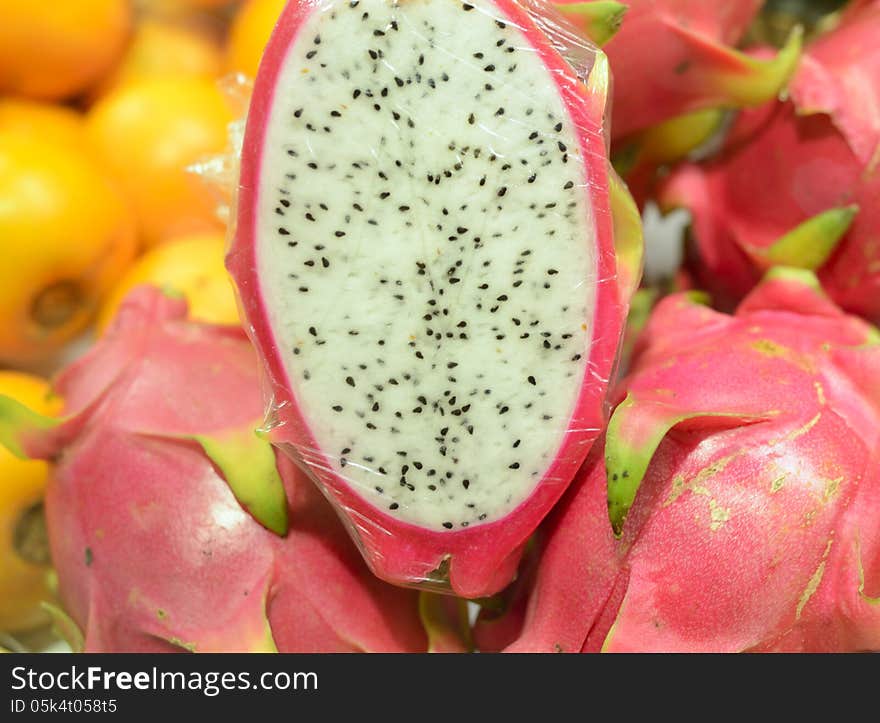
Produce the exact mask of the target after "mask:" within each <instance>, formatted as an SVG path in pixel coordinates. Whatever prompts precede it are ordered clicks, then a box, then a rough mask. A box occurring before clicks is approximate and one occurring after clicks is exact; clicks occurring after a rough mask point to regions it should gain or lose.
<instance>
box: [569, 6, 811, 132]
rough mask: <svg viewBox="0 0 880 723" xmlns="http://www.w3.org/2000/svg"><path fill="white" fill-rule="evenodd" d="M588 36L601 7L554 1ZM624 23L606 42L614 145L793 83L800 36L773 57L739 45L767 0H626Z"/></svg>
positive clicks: (748, 102) (766, 96) (754, 101)
mask: <svg viewBox="0 0 880 723" xmlns="http://www.w3.org/2000/svg"><path fill="white" fill-rule="evenodd" d="M554 2H555V4H556V5H557V6H558V7H559V9H560V10H561V12H562V13H563V14H564V15H565V16H566V17H568V18H569V19H570V20H572V21H573V22H574V23H575V24H576V25H579V26H580V27H581V28H582V29H583V30H584V32H587V33H590V32H591V30H590V21H591V20H592V19H593V18H594V17H595V16H596V14H597V10H596V6H599V7H601V6H606V5H611V3H607V2H601V1H600V2H589V1H588V2H581V1H578V0H554ZM625 4H626V5H627V6H628V8H627V10H626V13H625V15H623V16H622V25H621V27H620V29H619V30H618V31H617V33H616V34H615V35H614V37H612V38H611V39H610V40H609V41H608V42H607V43H606V44H605V45H604V46H603V48H604V50H605V52H607V54H608V58H609V60H610V62H611V69H612V72H613V74H614V89H615V92H614V107H613V119H614V123H613V125H612V127H611V131H612V138H613V140H614V141H615V142H617V141H619V140H620V139H623V138H627V137H629V136H632V135H633V134H635V133H637V132H638V131H643V130H645V129H647V128H650V127H651V126H654V125H657V124H658V123H662V122H664V121H668V120H671V119H672V118H675V117H677V116H681V115H685V114H690V113H693V112H695V111H703V110H706V109H709V108H739V107H742V106H753V105H758V104H760V103H764V102H766V101H767V100H770V99H771V98H773V97H774V96H775V95H776V94H777V93H778V92H779V91H780V90H781V89H782V88H783V87H784V86H785V83H786V82H787V81H788V79H789V77H790V76H791V73H792V72H793V70H794V68H795V66H796V64H797V59H798V55H799V52H800V34H799V33H795V34H793V35H792V36H791V37H790V38H789V41H788V43H787V44H786V46H785V48H784V49H783V50H782V51H781V52H780V53H778V54H777V55H776V56H775V57H773V58H755V57H753V56H751V55H749V54H747V53H743V52H741V51H739V50H736V48H735V46H736V45H737V43H739V41H740V40H741V39H742V37H743V35H744V34H745V31H746V29H747V28H748V26H749V24H750V23H751V22H752V20H753V19H754V18H755V16H756V15H757V13H758V10H760V8H761V5H762V4H763V0H733V1H732V2H731V1H730V0H725V1H724V2H720V1H716V0H712V1H707V0H627V1H626V3H625Z"/></svg>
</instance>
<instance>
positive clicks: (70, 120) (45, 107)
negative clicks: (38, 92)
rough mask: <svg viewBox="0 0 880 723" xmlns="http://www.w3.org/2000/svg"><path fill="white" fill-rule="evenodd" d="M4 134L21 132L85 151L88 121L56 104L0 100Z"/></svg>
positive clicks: (9, 99)
mask: <svg viewBox="0 0 880 723" xmlns="http://www.w3.org/2000/svg"><path fill="white" fill-rule="evenodd" d="M0 131H20V132H24V133H30V134H31V135H35V136H38V137H39V138H43V139H44V140H46V141H48V142H50V143H60V144H61V145H65V146H74V147H77V148H83V147H85V143H86V140H85V138H86V134H85V119H84V117H83V116H82V115H81V114H80V113H77V112H76V111H75V110H73V109H72V108H67V107H66V106H63V105H56V104H54V103H43V102H41V101H35V100H26V99H24V98H0Z"/></svg>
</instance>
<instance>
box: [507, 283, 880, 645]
mask: <svg viewBox="0 0 880 723" xmlns="http://www.w3.org/2000/svg"><path fill="white" fill-rule="evenodd" d="M683 312H685V313H683ZM668 331H672V332H673V333H672V334H668V333H667V332H668ZM722 339H723V343H722V341H721V340H722ZM878 340H880V337H878V334H877V331H876V329H874V328H873V327H871V326H869V325H868V324H865V323H864V322H862V321H861V320H858V319H856V318H854V317H850V316H847V315H845V314H843V313H842V312H841V311H840V310H839V308H837V307H835V306H834V305H833V304H832V303H831V302H830V301H829V300H828V299H827V298H826V297H825V296H824V295H823V294H822V292H821V291H820V290H819V289H818V284H817V283H816V281H815V279H814V278H812V277H811V275H810V274H809V273H808V272H792V271H777V272H773V274H771V275H770V276H769V277H768V278H767V280H765V281H764V282H763V283H762V284H761V285H760V286H759V287H757V288H756V289H755V291H754V292H753V293H752V294H750V295H749V296H748V297H747V298H746V299H745V300H744V302H743V303H742V304H741V305H740V307H739V309H738V310H737V313H736V315H735V316H732V317H731V316H727V315H724V314H720V313H718V312H714V311H712V310H710V309H708V308H705V307H701V306H699V305H697V304H694V303H693V301H691V300H690V299H689V298H688V297H687V296H685V295H677V296H673V297H669V298H667V299H666V300H664V301H663V302H661V304H660V305H659V306H658V308H657V310H656V312H655V314H654V316H653V318H652V320H651V322H650V324H649V326H648V327H647V329H646V332H645V335H644V337H643V346H642V353H641V355H640V357H639V359H638V362H637V365H636V368H635V370H634V372H633V374H632V376H631V377H629V378H628V379H627V380H626V381H625V382H624V383H623V385H622V386H623V387H624V388H625V389H626V390H627V391H628V393H629V395H630V397H629V398H630V399H633V400H635V403H634V404H633V405H632V406H631V407H630V408H628V409H624V410H623V411H622V414H623V415H625V416H639V415H641V413H642V411H643V407H642V406H641V405H640V400H641V399H642V398H648V399H650V398H651V397H652V396H656V395H657V394H661V393H662V395H663V396H667V397H668V398H670V399H673V398H674V399H675V400H676V404H677V405H678V406H679V407H682V408H688V409H690V410H691V411H692V412H693V413H694V414H695V415H700V414H705V413H707V412H711V413H713V414H714V413H718V412H721V411H725V410H737V409H739V410H743V409H745V410H747V411H748V412H749V413H750V414H752V415H761V416H763V417H765V419H764V420H763V421H760V422H757V423H750V424H747V425H745V426H732V427H730V428H727V429H718V428H717V427H715V426H709V427H706V426H705V425H703V424H702V420H701V419H699V418H698V417H692V420H694V421H692V422H691V423H688V424H686V425H671V426H668V424H667V421H661V422H660V425H661V427H662V428H664V429H667V431H666V432H665V434H664V436H663V437H662V440H661V441H660V442H659V444H654V442H653V441H651V442H650V444H649V445H648V447H649V448H648V449H644V448H643V447H641V448H640V440H639V439H628V438H626V437H624V438H622V439H618V438H614V437H613V436H612V435H613V434H614V431H613V428H614V418H612V425H611V427H610V428H609V432H608V437H607V439H606V440H605V442H604V445H605V448H606V449H605V454H606V463H605V464H602V458H601V454H602V452H601V450H600V449H599V448H598V447H597V448H595V449H594V451H593V453H592V454H591V456H590V459H589V461H588V462H587V464H585V466H584V468H583V469H582V471H581V473H580V474H579V475H578V478H577V480H576V482H575V483H574V485H573V486H572V487H571V488H570V490H569V492H568V493H567V495H566V497H565V498H564V500H563V502H562V503H561V504H560V506H559V507H558V508H557V510H554V513H553V515H551V517H550V518H548V523H547V526H546V527H545V528H544V536H545V539H546V543H545V545H544V547H543V552H542V557H541V564H540V566H539V572H538V576H537V579H536V581H535V583H534V585H533V587H532V588H531V591H530V597H529V604H528V608H527V610H526V613H525V617H524V621H523V628H522V633H521V634H520V636H519V637H518V639H517V640H516V641H515V642H514V643H513V644H511V645H510V646H509V647H508V650H509V651H519V652H523V651H536V650H539V651H552V650H565V651H577V650H597V649H599V648H601V649H603V650H607V651H666V652H671V651H714V652H732V651H743V650H750V651H760V650H778V651H847V650H876V649H878V646H880V604H878V591H880V525H878V514H880V513H878V509H880V508H878V506H877V500H878V495H880V455H878V452H877V449H878V447H877V442H878V439H880V397H878V395H877V388H876V383H875V381H873V380H874V379H875V376H874V375H875V374H876V373H877V371H878V369H880V345H878ZM700 378H702V379H703V380H704V383H695V381H694V380H695V379H700ZM721 380H723V384H722V383H720V382H721ZM618 409H620V408H618ZM617 413H618V412H615V415H616V414H617ZM618 426H620V425H618ZM621 446H624V447H631V448H632V449H634V450H636V452H637V453H642V452H643V453H644V454H645V455H647V456H649V458H650V464H649V465H648V467H647V472H646V473H645V475H644V478H643V479H642V480H640V482H641V484H640V486H639V491H638V495H637V497H636V498H635V501H634V504H633V506H632V508H631V510H630V511H629V515H628V516H627V518H626V523H625V525H624V526H623V534H622V537H621V538H620V539H619V540H618V539H615V538H614V537H613V536H612V532H611V527H610V525H609V524H608V518H607V511H606V509H605V503H606V496H607V494H608V490H609V489H610V487H609V486H608V484H607V482H606V470H607V475H608V477H607V479H608V482H610V481H611V480H612V478H613V477H614V475H619V474H620V473H621V472H622V471H625V470H626V467H625V466H621V465H620V464H618V463H616V462H613V461H612V462H611V463H609V462H608V459H609V458H610V459H612V460H613V458H615V457H620V455H619V454H618V453H616V452H609V451H608V448H609V447H614V448H619V447H621Z"/></svg>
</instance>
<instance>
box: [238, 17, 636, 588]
mask: <svg viewBox="0 0 880 723" xmlns="http://www.w3.org/2000/svg"><path fill="white" fill-rule="evenodd" d="M478 4H479V3H478ZM532 4H533V3H524V4H520V3H517V2H513V1H512V0H492V2H491V6H492V8H491V11H492V12H493V15H492V17H496V16H497V17H498V18H500V19H499V21H498V24H499V26H500V27H502V28H503V27H505V23H504V22H503V20H507V21H509V22H512V23H513V24H515V26H516V27H518V28H519V29H520V30H522V31H523V32H524V33H525V34H526V37H527V38H528V39H529V41H530V42H532V43H533V45H534V46H535V49H536V50H537V52H538V54H539V57H540V58H541V59H542V60H543V62H544V63H545V64H546V66H547V68H549V70H550V72H551V73H552V76H553V78H554V79H555V80H556V81H557V83H558V85H559V91H560V94H561V96H562V97H564V98H565V99H566V103H567V110H568V111H569V113H570V114H571V116H572V118H573V119H574V125H575V126H576V127H577V128H579V129H580V131H581V137H580V138H579V139H578V140H579V142H580V143H581V154H582V156H583V158H585V159H589V163H591V164H592V163H595V164H596V165H595V167H590V168H588V173H589V174H590V176H591V177H590V180H589V181H588V183H587V185H588V186H589V187H590V188H591V193H593V195H594V199H593V200H594V203H596V207H595V211H594V222H595V224H596V236H597V239H598V241H597V243H598V244H599V248H598V250H597V255H596V259H595V263H596V265H597V269H598V278H600V279H603V280H604V279H607V280H612V279H614V278H615V275H616V274H617V275H618V276H617V278H618V280H619V282H620V283H619V284H617V285H616V284H615V283H603V284H600V285H599V287H598V290H597V293H598V297H597V300H596V308H597V309H604V311H603V312H602V313H601V314H597V315H596V318H595V319H594V320H593V321H592V326H591V329H595V332H593V333H592V346H591V349H590V357H589V363H588V368H589V370H590V371H589V373H588V377H589V382H590V383H586V380H587V379H586V377H585V384H584V386H583V387H582V390H581V392H580V395H579V397H578V398H577V400H576V407H575V410H574V412H573V414H572V415H571V417H570V422H569V431H567V432H566V435H565V437H564V440H563V441H562V444H561V447H560V449H559V450H558V452H557V455H556V458H555V459H554V460H553V462H552V464H551V465H550V466H549V468H548V469H547V470H546V473H545V475H544V476H543V477H542V478H540V479H541V480H542V481H541V482H540V483H539V484H537V486H536V487H535V488H534V491H533V492H532V493H531V495H530V496H529V497H528V498H527V499H526V500H525V501H524V502H523V503H521V504H519V506H518V507H516V508H515V509H514V510H513V511H512V512H510V513H508V514H506V516H505V517H503V518H502V519H500V520H498V521H497V522H494V521H490V522H486V523H485V524H478V525H476V524H475V525H471V526H470V527H468V528H467V529H462V528H463V527H464V526H465V525H468V524H469V523H468V522H464V523H462V525H461V527H462V528H459V525H458V524H457V523H456V529H454V530H452V529H449V531H447V530H439V531H437V530H434V529H430V528H427V527H423V526H420V525H418V524H413V523H410V522H407V521H405V520H401V519H398V518H397V517H395V516H394V515H392V514H389V513H387V512H385V511H384V510H383V509H382V508H379V507H377V506H375V505H374V504H371V503H370V502H369V501H368V500H367V499H366V498H365V497H364V496H363V495H362V494H361V493H359V492H358V491H356V490H355V488H354V487H353V485H351V484H350V483H349V481H348V480H347V479H346V476H345V470H342V471H340V470H339V469H338V466H339V465H338V464H337V462H338V461H339V459H338V456H339V453H338V452H336V451H335V450H325V449H322V447H321V445H319V444H318V443H317V442H316V441H315V435H314V434H313V431H312V426H313V425H312V422H313V421H314V420H313V419H309V418H308V416H307V415H306V414H305V413H304V412H303V411H302V409H301V406H302V405H301V404H300V401H299V400H298V398H297V395H296V393H295V391H294V389H295V385H294V384H293V383H292V382H291V375H290V372H289V370H288V369H287V368H286V365H285V364H286V362H285V360H284V358H283V357H284V355H285V354H287V350H286V349H285V348H284V345H283V344H281V343H279V342H278V340H277V333H278V330H277V329H276V328H273V325H272V321H271V318H270V317H271V314H270V311H269V303H268V302H267V300H266V297H265V292H264V290H263V288H261V287H262V281H261V278H260V275H259V273H258V270H257V269H258V266H259V262H258V256H259V252H258V245H259V237H260V231H259V230H258V225H259V224H260V222H261V221H260V218H259V213H258V210H257V208H258V205H259V202H260V199H259V193H258V189H259V188H260V179H261V165H264V164H263V160H264V157H267V154H265V153H264V149H263V145H264V142H265V138H266V135H267V133H268V132H267V130H266V125H267V123H268V120H267V119H268V118H269V117H270V115H271V113H272V107H273V103H274V102H275V99H276V92H275V91H276V87H277V85H278V79H279V76H280V74H281V73H282V70H283V64H284V62H285V58H287V57H289V56H288V52H289V51H290V48H291V46H292V45H294V44H295V40H296V38H297V34H298V33H299V31H300V28H301V27H303V26H304V25H305V24H307V23H308V21H309V17H310V14H311V13H313V12H314V11H315V5H314V4H312V3H307V2H291V3H289V4H288V6H287V9H286V10H285V13H284V15H283V16H282V18H281V20H280V22H279V24H278V26H277V28H276V32H275V34H274V36H273V38H272V40H271V41H270V44H269V46H268V49H267V52H266V55H265V56H264V60H263V64H262V66H261V71H260V75H259V77H258V79H257V82H256V86H255V91H254V96H253V101H252V105H251V110H250V114H249V118H248V128H247V131H246V136H245V141H244V148H245V152H244V154H243V157H242V165H241V182H240V192H239V198H238V227H237V231H236V235H235V239H234V241H233V245H232V248H231V251H230V254H229V256H228V259H227V266H228V268H229V270H230V273H231V275H232V276H233V279H234V280H235V282H236V284H237V286H238V289H239V294H240V297H241V300H242V308H243V313H244V314H245V317H246V319H247V328H248V331H249V333H250V334H251V337H252V339H253V340H254V343H255V346H256V347H257V349H258V352H259V353H260V356H261V357H262V359H263V361H264V364H265V366H266V369H267V376H268V378H269V380H270V382H271V385H272V393H273V412H274V416H275V419H274V421H273V425H272V441H273V442H274V443H275V444H277V445H279V446H280V447H281V448H282V449H284V450H286V451H287V452H289V453H290V454H291V456H292V457H294V458H295V459H297V460H298V462H299V463H300V464H301V465H303V466H304V467H307V468H308V469H309V472H310V474H311V475H312V476H314V477H315V478H316V479H317V481H318V482H319V483H320V485H321V486H322V487H323V488H324V489H325V490H326V492H327V494H328V496H329V497H330V498H331V499H332V501H333V502H334V505H335V506H336V507H337V508H338V509H339V510H340V511H341V512H342V514H343V516H344V517H347V518H348V527H349V530H350V532H351V533H352V535H353V537H354V538H355V539H356V540H357V541H358V543H359V545H360V547H361V548H362V551H363V553H364V557H365V559H366V560H367V561H368V562H369V564H370V566H371V568H372V569H373V571H374V573H375V574H377V575H378V576H379V577H381V578H382V579H385V580H389V581H391V582H395V583H397V584H405V585H407V584H408V585H414V584H415V585H420V584H425V585H428V586H432V587H438V588H443V589H445V590H447V591H449V592H453V593H455V594H457V595H460V596H462V597H468V598H473V597H481V596H485V595H489V594H492V593H494V592H497V591H498V590H499V589H501V588H503V587H504V586H505V585H506V584H507V583H508V582H509V581H510V580H511V579H512V578H513V576H514V575H515V571H516V565H517V562H518V560H519V557H520V555H521V551H522V548H523V545H524V544H525V541H526V540H527V538H528V536H529V535H530V534H531V532H532V531H533V530H534V529H535V527H536V526H537V525H538V523H539V522H540V520H541V519H542V518H543V517H544V516H545V515H546V514H547V512H548V511H549V510H550V508H551V507H552V505H553V504H554V503H555V502H556V501H557V500H558V499H559V497H560V496H561V494H562V492H563V491H564V488H565V486H566V485H567V483H568V482H569V481H570V480H571V478H572V477H573V475H574V473H575V471H576V470H577V468H578V467H579V465H580V463H581V461H582V460H583V458H584V457H585V455H586V454H587V451H588V449H589V446H590V444H591V443H592V440H593V439H594V438H595V437H596V436H597V435H598V433H599V430H600V428H601V426H602V423H603V414H604V410H603V403H604V392H605V386H604V382H603V381H602V380H604V379H607V377H608V376H609V374H610V372H611V370H612V367H613V364H614V358H615V354H616V350H617V340H618V337H619V333H620V329H621V327H622V321H623V317H624V315H625V310H624V306H625V301H624V298H625V296H626V293H627V291H625V290H624V289H623V288H622V287H624V286H627V285H628V284H634V283H636V282H637V279H638V276H639V273H640V271H639V270H640V259H639V260H638V261H636V262H635V265H634V267H633V268H632V269H631V270H629V271H628V270H627V269H626V268H623V267H620V268H618V267H616V266H615V264H616V263H617V262H616V259H615V255H614V254H615V252H614V249H613V247H612V238H613V234H612V229H611V225H612V218H611V216H612V214H611V212H610V209H609V208H608V188H607V184H608V183H609V181H608V173H609V171H608V165H607V152H606V148H605V146H604V136H603V132H602V123H603V121H602V117H603V111H604V102H605V93H606V90H607V89H606V87H605V85H604V80H603V77H605V76H603V73H604V70H605V66H604V56H602V55H601V54H598V55H597V60H596V64H595V65H594V67H593V71H592V73H591V75H590V82H589V83H588V84H587V86H586V87H585V86H584V85H583V84H581V83H580V81H579V80H578V78H576V77H575V75H574V74H573V72H572V71H571V68H570V67H569V66H568V65H567V64H566V62H565V61H564V60H563V58H562V56H560V55H558V54H557V53H556V51H555V50H553V49H552V48H551V47H550V45H549V44H548V41H547V39H546V38H545V37H544V35H543V34H542V33H540V31H539V30H538V28H537V26H536V24H535V21H534V19H533V17H532V16H530V14H529V12H531V11H529V12H527V10H526V6H528V7H529V8H531V6H532ZM353 5H354V4H353ZM534 5H535V7H538V6H539V5H540V3H535V4H534ZM464 8H465V10H469V9H471V6H470V5H468V4H467V3H465V4H464ZM367 9H369V10H370V11H372V8H366V7H365V6H364V5H361V6H360V7H358V11H361V10H364V11H365V12H366V10H367ZM479 12H480V13H486V12H489V10H486V9H485V8H481V9H479ZM473 15H474V16H477V15H478V13H477V12H475V13H473ZM324 45H326V43H323V44H322V48H323V47H324ZM487 67H489V66H487ZM491 69H494V66H492V68H491ZM425 72H426V73H427V71H425ZM490 79H491V78H490ZM438 82H439V81H438ZM392 91H393V85H392ZM348 97H350V95H348V96H346V98H348ZM357 97H358V96H357V95H355V98H357ZM378 100H381V99H378ZM346 108H347V105H346ZM493 109H494V106H493ZM343 112H344V111H343ZM503 112H504V109H500V110H499V111H498V113H499V114H501V113H503ZM536 115H537V114H536ZM463 117H466V114H465V115H464V116H463ZM561 125H562V124H560V126H561ZM328 127H329V126H328ZM438 181H439V179H438ZM503 193H504V191H503V190H502V191H501V192H500V193H499V194H498V195H499V197H500V196H502V195H503ZM630 203H631V202H630ZM355 205H357V204H355ZM331 206H332V204H331ZM282 211H283V209H282ZM463 225H469V224H463ZM466 230H467V229H464V231H466ZM292 233H293V235H296V232H295V231H293V232H292ZM264 235H265V234H264ZM438 253H439V251H438ZM335 263H336V261H335V260H333V259H332V257H331V258H330V259H328V260H327V261H326V262H325V267H326V266H327V265H329V267H330V268H331V269H332V268H333V265H334V264H335ZM606 312H607V313H606ZM420 315H421V312H420ZM517 323H518V320H517ZM584 328H586V326H585V327H584ZM457 331H460V329H458V330H457ZM520 331H521V330H520ZM305 338H306V339H307V340H308V337H307V336H306V337H305ZM361 338H362V337H361ZM498 338H502V337H498ZM382 343H384V342H382ZM371 381H375V380H371ZM381 381H384V380H381ZM359 383H360V382H359ZM349 384H350V385H351V386H354V384H353V380H352V382H349ZM453 398H454V397H453ZM409 406H412V405H408V407H409ZM377 407H378V405H377ZM515 446H516V445H514V447H515ZM342 461H343V462H345V460H344V459H343V460H342ZM511 469H512V468H511ZM381 481H382V480H381V479H380V480H379V482H381ZM428 481H430V480H428ZM465 482H467V481H465ZM402 483H405V482H402ZM390 484H394V485H396V478H395V479H394V480H392V481H391V483H390ZM465 489H467V487H465ZM369 491H370V492H372V489H370V490H369ZM391 509H396V506H395V507H392V508H391ZM452 524H453V523H451V522H450V523H444V526H448V527H449V528H451V527H452Z"/></svg>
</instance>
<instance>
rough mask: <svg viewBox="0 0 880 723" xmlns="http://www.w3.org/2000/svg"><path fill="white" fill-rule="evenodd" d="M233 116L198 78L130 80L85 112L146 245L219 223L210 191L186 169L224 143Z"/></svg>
mask: <svg viewBox="0 0 880 723" xmlns="http://www.w3.org/2000/svg"><path fill="white" fill-rule="evenodd" d="M231 120H232V115H231V113H230V110H229V106H228V104H227V102H226V100H225V98H224V97H223V94H222V93H221V92H220V90H219V89H218V88H217V86H216V85H215V83H214V82H213V81H209V80H205V79H202V78H184V77H180V78H176V77H175V78H171V77H163V78H151V79H149V80H141V81H137V82H133V83H130V84H128V85H125V86H124V87H121V88H117V89H116V90H114V91H112V92H111V93H109V94H108V95H107V96H105V97H104V98H103V99H102V100H101V101H99V102H98V103H97V104H95V106H94V107H93V108H92V110H91V111H90V112H89V116H88V119H87V123H86V126H87V129H86V130H87V133H88V137H89V140H90V141H91V143H92V145H93V146H94V148H95V149H96V150H97V152H98V155H99V156H100V158H101V159H102V160H103V161H104V163H105V164H106V165H107V167H108V168H110V169H111V170H112V171H113V173H114V174H115V175H116V176H117V178H118V179H119V181H120V183H121V184H122V185H123V187H124V188H125V190H126V192H127V194H128V196H129V197H130V198H131V200H132V202H133V203H134V208H135V213H136V215H137V220H138V226H139V230H140V233H141V237H142V239H143V241H144V242H145V243H146V244H147V245H148V246H152V245H155V244H157V243H160V242H162V241H164V240H166V239H169V238H172V237H174V236H181V235H184V234H190V233H201V232H204V231H211V230H219V229H221V228H222V224H221V223H220V221H219V220H218V219H217V217H216V213H215V207H216V205H217V204H216V200H215V195H214V192H213V191H212V189H211V188H210V187H209V186H208V185H207V184H206V183H205V182H204V181H202V179H200V178H198V177H196V176H194V175H193V174H192V173H189V172H188V171H187V170H186V169H187V167H188V166H190V165H191V164H193V163H195V162H196V161H200V160H202V159H204V158H205V157H206V156H211V155H215V154H218V153H222V152H223V151H224V150H225V148H226V143H227V131H226V127H227V124H228V123H229V122H230V121H231Z"/></svg>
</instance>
